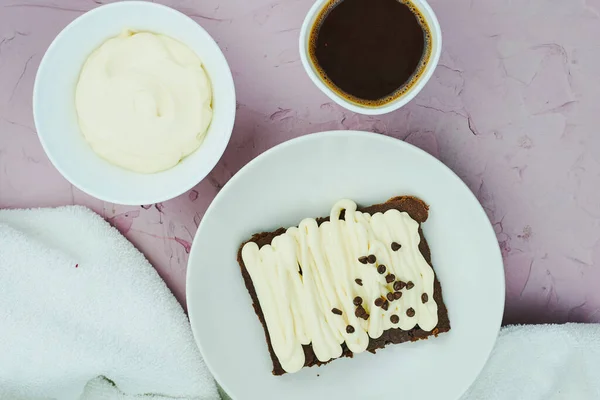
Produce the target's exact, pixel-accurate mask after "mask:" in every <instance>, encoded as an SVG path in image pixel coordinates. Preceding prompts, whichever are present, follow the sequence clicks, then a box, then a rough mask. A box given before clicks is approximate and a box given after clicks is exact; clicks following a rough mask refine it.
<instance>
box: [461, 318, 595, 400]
mask: <svg viewBox="0 0 600 400" xmlns="http://www.w3.org/2000/svg"><path fill="white" fill-rule="evenodd" d="M481 399H486V400H519V399H523V400H559V399H561V400H562V399H564V400H588V399H589V400H591V399H600V324H565V325H519V326H509V327H505V328H503V329H502V330H501V332H500V336H499V337H498V342H497V343H496V346H495V348H494V350H493V352H492V355H491V357H490V359H489V361H488V363H487V364H486V366H485V368H484V369H483V371H482V372H481V374H480V376H479V377H478V378H477V380H476V381H475V383H473V386H472V387H471V388H470V389H469V391H468V392H467V393H466V394H465V395H464V396H463V398H462V400H481Z"/></svg>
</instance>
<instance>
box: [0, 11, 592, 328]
mask: <svg viewBox="0 0 600 400" xmlns="http://www.w3.org/2000/svg"><path fill="white" fill-rule="evenodd" d="M101 3H102V2H101V1H98V0H89V1H85V0H64V1H59V0H24V1H20V0H0V207H8V208H16V207H53V206H60V205H65V204H83V205H86V206H88V207H91V208H92V209H93V210H95V211H96V212H98V213H99V214H100V215H102V216H103V217H104V218H106V219H107V220H108V221H110V223H112V224H113V225H115V226H116V227H117V228H118V229H119V230H120V231H121V232H123V233H124V234H125V236H127V238H128V239H129V240H131V241H132V242H133V243H134V244H135V245H136V246H137V247H138V248H139V249H140V250H141V251H142V252H143V253H144V254H145V255H146V256H147V257H148V259H149V260H150V262H151V263H152V264H153V265H154V266H155V267H156V269H157V270H158V272H159V273H160V275H161V276H162V277H163V278H164V279H165V281H166V282H167V284H168V285H169V287H170V288H171V289H172V291H173V292H174V293H175V295H176V296H177V298H178V299H179V300H180V301H181V302H182V304H184V305H185V272H186V263H187V259H188V252H189V250H190V243H191V242H192V239H193V237H194V233H195V231H196V228H197V226H198V223H199V222H200V220H201V219H202V216H203V214H204V212H205V210H206V208H207V207H208V205H209V203H210V202H211V200H212V199H213V198H214V196H215V195H216V194H217V192H218V191H219V189H221V188H222V187H223V185H224V184H225V183H226V182H227V180H228V179H229V178H231V176H232V175H233V174H235V173H236V172H237V171H238V170H239V169H240V168H241V167H242V166H243V165H244V164H246V163H247V162H248V161H249V160H251V159H252V158H254V157H256V156H257V155H258V154H260V153H261V152H263V151H265V150H266V149H268V148H270V147H272V146H274V145H276V144H278V143H281V142H284V141H286V140H288V139H291V138H293V137H297V136H301V135H304V134H307V133H311V132H317V131H322V130H329V129H361V130H368V131H373V132H376V133H374V134H377V133H380V134H386V135H390V136H394V137H397V138H400V139H402V140H405V141H407V142H409V143H412V144H415V145H417V146H418V147H420V148H422V149H425V150H426V151H428V152H429V153H431V154H433V155H434V156H435V157H437V158H439V159H440V160H442V161H443V162H444V163H445V164H446V165H448V166H449V167H450V168H452V169H453V170H454V171H455V172H456V173H457V174H458V175H459V176H460V177H461V178H462V179H463V180H464V181H465V182H466V183H467V184H468V185H469V187H470V188H471V190H473V192H474V193H475V194H476V195H477V197H478V198H479V200H480V201H481V203H482V204H483V207H484V208H485V210H486V211H487V214H488V216H489V218H490V220H491V221H492V223H493V225H494V227H495V229H496V233H497V237H498V241H499V243H500V247H501V249H502V255H503V257H504V265H505V271H506V282H507V286H506V294H507V298H506V313H505V323H513V322H546V321H548V322H561V321H600V135H598V128H597V127H598V125H599V123H600V41H599V38H600V0H587V1H586V0H569V1H556V0H522V1H518V2H515V1H509V0H453V1H448V0H431V5H432V7H433V9H434V10H435V12H436V13H437V15H438V18H439V20H440V23H441V25H442V30H443V35H444V36H443V38H444V50H443V53H442V57H441V60H440V64H439V67H438V68H437V70H436V71H435V75H434V76H433V78H432V79H431V81H430V82H429V83H428V85H427V86H426V87H425V89H424V90H423V91H422V92H421V93H420V94H419V95H418V96H417V97H416V99H414V100H413V101H412V102H411V103H409V104H408V105H407V106H406V107H404V108H403V109H401V110H399V111H397V112H394V113H392V114H389V115H386V116H383V117H377V118H375V117H366V116H360V115H356V114H353V113H351V112H348V111H345V110H343V109H341V108H340V107H338V106H336V105H334V104H332V102H331V101H329V99H328V98H327V97H326V96H325V95H323V94H322V93H321V92H320V91H319V90H318V89H317V88H316V87H315V86H314V85H313V84H312V83H311V82H310V80H309V78H308V77H307V75H306V74H305V72H304V70H303V68H302V66H301V63H300V60H299V54H298V45H297V41H298V32H299V27H300V25H301V23H302V20H303V18H304V16H305V14H306V12H307V11H308V9H309V8H310V6H311V5H312V0H252V1H249V0H229V1H225V0H203V1H199V0H179V1H178V0H172V1H166V2H165V3H166V4H168V5H170V6H172V7H174V8H176V9H178V10H180V11H182V12H184V13H186V14H187V15H189V16H190V17H192V18H193V19H194V20H195V21H197V22H198V23H199V24H200V25H202V26H203V27H204V28H205V29H206V30H207V31H208V32H209V33H210V34H211V35H213V37H214V38H215V39H216V40H217V42H218V43H219V45H220V46H221V48H222V49H223V51H224V53H225V56H226V57H227V59H228V61H229V63H230V65H231V69H232V72H233V76H234V79H235V84H236V89H237V96H238V110H237V120H236V124H235V129H234V132H233V136H232V138H231V142H230V144H229V147H228V148H227V150H226V152H225V155H224V156H223V158H222V160H221V161H220V162H219V164H218V165H217V167H216V168H215V169H214V171H213V172H212V173H211V174H210V175H209V176H208V177H207V178H206V179H205V180H204V181H203V182H201V183H200V184H198V185H197V186H196V187H195V188H194V189H193V190H191V191H190V192H188V193H186V194H184V195H182V196H180V197H178V198H176V199H173V200H170V201H167V202H164V203H160V204H152V205H144V206H138V207H125V206H120V205H116V204H110V203H105V202H102V201H99V200H96V199H94V198H92V197H90V196H88V195H86V194H84V193H82V192H80V191H79V190H77V189H75V188H73V187H72V186H71V185H70V184H69V183H68V182H67V181H66V180H65V179H63V178H62V177H61V175H60V174H59V173H58V172H57V171H56V170H55V169H54V167H53V166H52V164H51V163H50V161H49V160H48V158H47V157H46V156H45V154H44V151H43V150H42V147H41V145H40V143H39V141H38V138H37V136H36V131H35V127H34V124H33V118H32V112H31V94H32V88H33V81H34V77H35V73H36V70H37V67H38V64H39V62H40V59H41V57H42V56H43V54H44V52H45V50H46V48H47V47H48V45H49V44H50V42H51V41H52V39H53V38H54V36H55V35H56V34H57V33H58V32H59V31H60V30H61V29H62V28H63V27H64V26H65V25H67V24H68V23H69V22H70V21H72V20H73V19H74V18H75V17H77V16H78V15H80V14H81V13H83V12H85V11H87V10H89V9H91V8H93V7H96V6H97V5H98V4H101Z"/></svg>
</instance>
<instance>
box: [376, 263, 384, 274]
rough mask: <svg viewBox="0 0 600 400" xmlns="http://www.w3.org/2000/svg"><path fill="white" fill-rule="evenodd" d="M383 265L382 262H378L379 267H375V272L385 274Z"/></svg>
mask: <svg viewBox="0 0 600 400" xmlns="http://www.w3.org/2000/svg"><path fill="white" fill-rule="evenodd" d="M385 270H386V268H385V265H383V264H379V267H377V272H379V273H380V274H385Z"/></svg>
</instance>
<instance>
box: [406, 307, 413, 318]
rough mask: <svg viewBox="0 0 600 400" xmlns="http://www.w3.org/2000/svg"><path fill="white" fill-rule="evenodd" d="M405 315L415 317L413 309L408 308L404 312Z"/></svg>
mask: <svg viewBox="0 0 600 400" xmlns="http://www.w3.org/2000/svg"><path fill="white" fill-rule="evenodd" d="M406 315H408V316H409V317H414V316H415V310H413V308H412V307H411V308H409V309H408V310H406Z"/></svg>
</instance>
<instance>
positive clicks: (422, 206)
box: [237, 196, 450, 375]
mask: <svg viewBox="0 0 600 400" xmlns="http://www.w3.org/2000/svg"><path fill="white" fill-rule="evenodd" d="M390 209H396V210H398V211H401V212H406V213H408V215H410V217H411V218H412V219H414V220H415V221H417V222H418V223H419V224H421V223H423V222H425V221H426V220H427V218H428V215H429V206H428V205H427V204H426V203H425V202H423V201H422V200H420V199H418V198H416V197H412V196H398V197H394V198H391V199H389V200H388V201H386V202H385V203H381V204H375V205H372V206H368V207H359V208H358V210H359V211H361V212H364V213H368V214H371V215H373V214H375V213H378V212H381V213H384V212H385V211H387V210H390ZM341 219H343V214H342V215H341ZM328 220H329V217H326V218H318V219H317V223H318V224H319V225H320V224H322V223H323V222H325V221H328ZM285 232H286V229H285V228H279V229H277V230H275V231H272V232H262V233H257V234H255V235H253V236H252V238H251V239H250V240H248V241H247V242H244V243H242V245H241V246H240V248H239V251H238V256H237V260H238V263H239V265H240V269H241V272H242V276H243V278H244V283H245V285H246V288H247V289H248V293H249V294H250V297H251V298H252V304H253V306H254V311H255V312H256V315H257V316H258V318H259V320H260V322H261V324H262V326H263V329H264V331H265V337H266V341H267V345H268V348H269V353H270V356H271V360H272V362H273V374H274V375H283V374H285V373H286V371H285V370H284V369H283V368H282V367H281V364H280V362H279V360H278V358H277V356H276V354H275V352H274V351H273V347H272V345H271V339H270V337H269V331H268V329H267V324H266V322H265V317H264V315H263V311H262V309H261V306H260V302H259V300H258V297H257V294H256V290H255V288H254V285H253V283H252V279H251V277H250V274H249V272H248V270H247V269H246V266H245V264H244V261H243V259H242V248H243V247H244V245H245V244H246V243H248V242H254V243H256V244H257V245H258V247H259V248H260V247H262V246H265V245H268V244H271V242H272V240H273V239H274V238H275V237H277V236H279V235H282V234H284V233H285ZM419 235H420V237H421V241H420V243H419V250H420V252H421V254H422V255H423V257H424V258H425V260H426V261H427V263H428V264H429V265H430V266H431V267H432V269H433V265H432V263H431V252H430V250H429V246H428V245H427V241H426V240H425V237H424V236H423V231H422V229H421V227H419ZM434 272H435V270H434ZM433 298H434V300H435V302H436V303H437V306H438V310H437V316H438V323H437V325H436V327H435V328H434V329H433V330H431V331H424V330H422V329H421V328H419V326H418V325H417V326H415V327H414V328H412V329H410V330H406V331H405V330H402V329H400V328H392V329H388V330H385V331H384V332H383V334H382V335H381V336H380V337H378V338H377V339H373V338H370V339H369V344H368V346H367V350H368V351H370V352H372V353H375V352H376V350H378V349H382V348H384V347H385V346H387V345H388V344H391V343H394V344H397V343H403V342H408V341H416V340H420V339H427V338H428V337H429V336H436V337H437V335H438V334H440V333H444V332H448V331H449V330H450V321H449V319H448V310H447V309H446V306H445V304H444V301H443V297H442V287H441V285H440V282H439V281H438V279H437V276H436V277H435V278H434V294H433ZM303 349H304V355H305V363H304V367H312V366H314V365H317V366H320V365H324V364H327V363H329V362H331V361H333V359H332V360H329V361H327V362H321V361H319V360H318V359H317V357H316V355H315V353H314V351H313V349H312V346H311V345H303ZM352 356H353V353H352V352H351V351H350V350H349V349H348V347H347V346H346V344H345V343H344V344H342V356H341V357H352Z"/></svg>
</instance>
